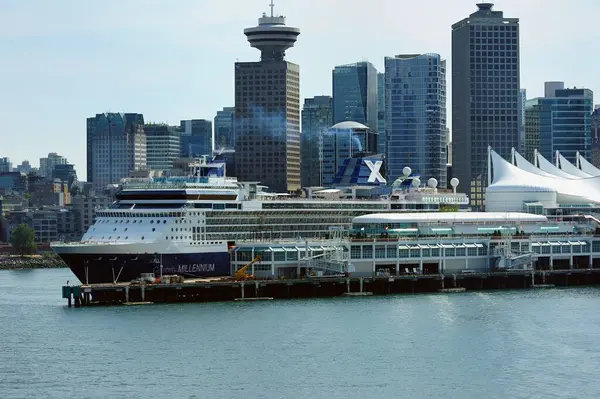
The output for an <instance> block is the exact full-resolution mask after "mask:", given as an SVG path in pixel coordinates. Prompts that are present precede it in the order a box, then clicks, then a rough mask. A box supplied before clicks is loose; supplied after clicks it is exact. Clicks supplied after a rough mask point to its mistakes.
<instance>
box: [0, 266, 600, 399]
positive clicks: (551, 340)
mask: <svg viewBox="0 0 600 399" xmlns="http://www.w3.org/2000/svg"><path fill="white" fill-rule="evenodd" d="M67 280H73V276H72V275H71V273H70V271H69V270H67V269H52V270H25V271H0V315H1V316H2V322H1V323H0V337H2V339H1V340H0V377H1V378H2V383H1V384H0V397H2V398H12V397H15V398H18V397H24V398H25V397H40V398H65V397H75V396H76V397H91V398H106V397H113V396H119V397H121V396H123V397H144V398H162V397H186V398H188V397H197V398H204V397H210V398H296V397H311V398H392V397H415V398H428V397H439V398H478V397H485V398H548V397H554V398H583V397H590V398H592V397H598V393H599V392H600V383H598V382H597V378H596V376H597V374H598V370H599V368H600V339H599V338H600V336H599V335H600V334H599V332H598V331H599V327H598V326H600V312H599V311H598V309H599V308H600V306H599V305H600V290H598V289H595V288H585V289H554V290H529V291H508V292H498V291H489V292H473V293H469V292H467V293H459V294H431V295H397V296H386V297H370V298H333V299H327V300H298V301H269V302H256V303H234V302H230V303H229V302H228V303H210V304H172V305H155V306H147V307H113V308H85V309H68V308H66V307H65V305H66V301H65V300H63V299H61V297H60V296H61V292H60V287H61V286H62V285H63V284H64V283H65V282H66V281H67Z"/></svg>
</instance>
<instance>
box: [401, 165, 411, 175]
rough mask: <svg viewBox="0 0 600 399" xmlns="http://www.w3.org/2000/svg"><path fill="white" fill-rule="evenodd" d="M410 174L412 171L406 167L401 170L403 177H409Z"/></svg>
mask: <svg viewBox="0 0 600 399" xmlns="http://www.w3.org/2000/svg"><path fill="white" fill-rule="evenodd" d="M411 173H412V169H411V168H409V167H408V166H405V167H404V169H402V174H403V175H404V176H410V174H411Z"/></svg>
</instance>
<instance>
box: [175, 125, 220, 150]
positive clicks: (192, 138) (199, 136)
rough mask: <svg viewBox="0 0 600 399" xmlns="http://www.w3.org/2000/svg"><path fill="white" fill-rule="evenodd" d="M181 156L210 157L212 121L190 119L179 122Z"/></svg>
mask: <svg viewBox="0 0 600 399" xmlns="http://www.w3.org/2000/svg"><path fill="white" fill-rule="evenodd" d="M180 130H181V156H182V157H189V158H193V157H201V156H204V155H206V156H208V157H209V158H210V157H211V156H212V152H213V139H212V137H213V135H212V121H209V120H207V119H191V120H185V121H181V127H180Z"/></svg>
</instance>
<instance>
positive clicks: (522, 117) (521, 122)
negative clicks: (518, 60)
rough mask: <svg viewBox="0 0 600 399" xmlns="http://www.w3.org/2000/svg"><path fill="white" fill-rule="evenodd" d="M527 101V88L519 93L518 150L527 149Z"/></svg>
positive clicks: (520, 151)
mask: <svg viewBox="0 0 600 399" xmlns="http://www.w3.org/2000/svg"><path fill="white" fill-rule="evenodd" d="M526 102H527V90H526V89H521V91H520V93H519V146H518V148H517V151H519V153H521V154H522V153H524V151H525V103H526Z"/></svg>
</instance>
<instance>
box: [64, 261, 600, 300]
mask: <svg viewBox="0 0 600 399" xmlns="http://www.w3.org/2000/svg"><path fill="white" fill-rule="evenodd" d="M593 285H600V269H573V270H539V271H531V270H519V271H507V272H494V273H457V274H446V275H440V274H429V275H402V276H374V277H343V276H340V277H311V278H304V279H280V280H253V281H231V280H224V279H218V278H214V279H192V280H184V281H183V282H181V281H178V282H177V283H170V284H163V283H160V284H149V283H142V284H140V283H135V284H134V283H116V284H110V283H109V284H93V285H76V286H72V285H70V286H63V287H62V296H63V298H64V299H67V304H68V306H69V307H70V306H75V307H86V306H111V305H137V304H144V305H147V304H159V303H181V302H216V301H247V300H250V301H252V300H261V299H275V300H277V299H298V298H332V297H341V296H370V295H391V294H416V293H428V292H444V293H458V292H464V291H467V292H468V291H482V290H507V289H533V288H540V287H553V286H554V287H557V288H559V287H575V286H593Z"/></svg>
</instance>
